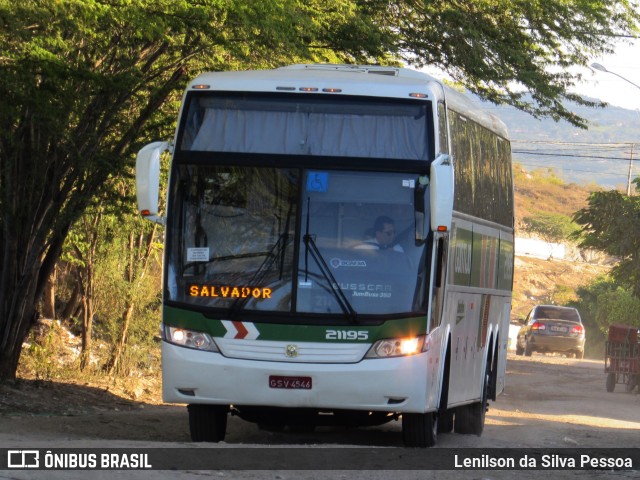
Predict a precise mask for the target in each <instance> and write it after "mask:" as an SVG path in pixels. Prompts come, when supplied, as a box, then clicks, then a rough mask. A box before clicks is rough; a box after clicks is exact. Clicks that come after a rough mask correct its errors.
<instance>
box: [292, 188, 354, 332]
mask: <svg viewBox="0 0 640 480" xmlns="http://www.w3.org/2000/svg"><path fill="white" fill-rule="evenodd" d="M310 203H311V199H307V231H306V233H305V235H304V236H303V237H302V240H303V241H304V246H305V282H308V276H309V268H308V260H307V257H308V255H309V253H311V256H312V257H313V259H314V260H315V262H316V264H317V265H318V267H319V268H320V273H322V276H323V277H324V279H325V280H326V281H327V282H328V283H329V288H330V289H331V293H333V296H334V297H335V299H336V301H337V302H338V305H340V309H341V310H342V312H343V313H344V314H345V316H346V317H347V318H348V319H349V321H351V322H352V323H357V321H358V319H357V317H358V312H356V311H355V310H354V308H353V306H352V305H351V303H350V302H349V299H348V298H347V296H346V295H345V294H344V292H343V291H342V288H340V285H338V282H337V280H336V278H335V277H334V276H333V273H331V269H330V268H329V265H327V262H326V261H325V259H324V257H323V256H322V253H321V252H320V250H319V249H318V246H317V245H316V242H315V240H314V239H313V235H311V234H310V233H309V204H310Z"/></svg>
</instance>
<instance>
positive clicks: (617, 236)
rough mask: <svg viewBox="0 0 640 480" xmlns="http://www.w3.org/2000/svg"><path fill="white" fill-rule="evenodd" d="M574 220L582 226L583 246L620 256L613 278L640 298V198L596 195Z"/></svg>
mask: <svg viewBox="0 0 640 480" xmlns="http://www.w3.org/2000/svg"><path fill="white" fill-rule="evenodd" d="M574 221H575V222H576V223H577V224H578V225H580V226H581V227H582V231H581V232H580V234H579V235H578V236H577V238H579V240H580V246H581V247H583V248H592V249H595V250H600V251H603V252H605V253H607V254H609V255H612V256H614V257H618V258H619V260H620V261H619V262H618V264H617V265H616V266H615V267H614V268H613V270H612V272H611V273H612V275H613V277H614V278H615V280H616V281H617V282H618V283H619V284H621V285H623V286H627V287H629V288H631V289H632V291H633V294H634V295H635V296H636V297H639V298H640V196H627V195H624V194H622V193H620V192H618V191H615V190H612V191H605V192H594V193H592V194H591V195H590V196H589V203H588V206H587V207H586V208H583V209H581V210H579V211H578V212H576V214H575V216H574Z"/></svg>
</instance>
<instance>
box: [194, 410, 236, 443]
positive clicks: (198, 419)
mask: <svg viewBox="0 0 640 480" xmlns="http://www.w3.org/2000/svg"><path fill="white" fill-rule="evenodd" d="M187 411H188V412H189V431H190V433H191V440H193V441H194V442H221V441H222V440H224V436H225V435H226V433H227V413H228V412H229V406H228V405H188V406H187Z"/></svg>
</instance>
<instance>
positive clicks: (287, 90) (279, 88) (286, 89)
mask: <svg viewBox="0 0 640 480" xmlns="http://www.w3.org/2000/svg"><path fill="white" fill-rule="evenodd" d="M295 89H296V87H276V90H281V91H285V92H293V91H294V90H295Z"/></svg>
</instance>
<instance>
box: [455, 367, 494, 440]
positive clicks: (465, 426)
mask: <svg viewBox="0 0 640 480" xmlns="http://www.w3.org/2000/svg"><path fill="white" fill-rule="evenodd" d="M488 389H489V374H487V375H485V381H484V387H483V388H482V399H481V400H480V401H479V402H475V403H471V404H469V405H464V406H462V407H458V408H456V415H455V420H454V429H455V432H456V433H462V434H470V435H478V436H480V435H482V431H483V430H484V419H485V415H486V413H487V392H488Z"/></svg>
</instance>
